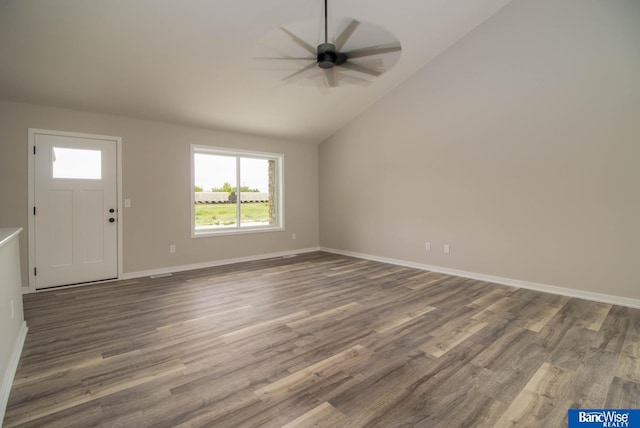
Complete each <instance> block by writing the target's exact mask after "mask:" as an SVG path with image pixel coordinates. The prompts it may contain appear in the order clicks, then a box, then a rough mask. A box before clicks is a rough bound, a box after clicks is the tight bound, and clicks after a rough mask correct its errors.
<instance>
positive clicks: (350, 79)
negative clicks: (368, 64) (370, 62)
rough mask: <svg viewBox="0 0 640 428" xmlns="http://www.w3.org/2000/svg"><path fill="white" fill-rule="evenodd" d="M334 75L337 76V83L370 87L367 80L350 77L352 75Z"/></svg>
mask: <svg viewBox="0 0 640 428" xmlns="http://www.w3.org/2000/svg"><path fill="white" fill-rule="evenodd" d="M336 74H337V75H338V80H339V81H343V82H347V83H352V84H354V85H360V86H369V85H371V80H369V79H364V78H362V77H357V76H352V75H349V74H347V73H336Z"/></svg>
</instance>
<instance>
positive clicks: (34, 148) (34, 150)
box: [33, 146, 36, 155]
mask: <svg viewBox="0 0 640 428" xmlns="http://www.w3.org/2000/svg"><path fill="white" fill-rule="evenodd" d="M33 154H34V155H35V154H36V146H33Z"/></svg>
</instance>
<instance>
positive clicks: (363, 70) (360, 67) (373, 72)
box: [340, 61, 382, 76]
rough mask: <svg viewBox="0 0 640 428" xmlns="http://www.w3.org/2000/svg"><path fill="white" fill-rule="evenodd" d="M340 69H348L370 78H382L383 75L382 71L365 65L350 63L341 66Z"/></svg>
mask: <svg viewBox="0 0 640 428" xmlns="http://www.w3.org/2000/svg"><path fill="white" fill-rule="evenodd" d="M340 67H344V68H348V69H349V70H353V71H358V72H360V73H364V74H368V75H370V76H380V75H381V74H382V71H378V70H374V69H373V68H369V67H365V66H363V65H360V64H355V63H353V62H349V61H347V62H345V63H343V64H340Z"/></svg>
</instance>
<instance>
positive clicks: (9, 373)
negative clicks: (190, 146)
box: [0, 321, 28, 427]
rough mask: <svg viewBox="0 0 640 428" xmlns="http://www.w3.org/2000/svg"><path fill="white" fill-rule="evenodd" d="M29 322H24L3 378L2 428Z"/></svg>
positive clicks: (0, 420)
mask: <svg viewBox="0 0 640 428" xmlns="http://www.w3.org/2000/svg"><path fill="white" fill-rule="evenodd" d="M27 330H28V329H27V322H26V321H23V322H22V328H21V329H20V333H18V339H17V340H16V343H15V346H14V348H13V352H12V353H11V359H10V360H9V366H8V367H7V369H6V370H5V372H4V377H3V378H2V385H1V386H0V427H2V421H3V420H4V412H5V411H6V410H7V403H8V402H9V393H10V392H11V385H12V384H13V378H14V376H15V375H16V370H17V369H18V363H19V362H20V355H21V354H22V347H23V346H24V341H25V339H26V337H27Z"/></svg>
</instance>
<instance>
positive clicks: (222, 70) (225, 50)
mask: <svg viewBox="0 0 640 428" xmlns="http://www.w3.org/2000/svg"><path fill="white" fill-rule="evenodd" d="M509 1H510V0H394V1H391V0H386V1H382V0H329V23H330V25H329V33H330V35H331V34H336V33H338V32H340V31H341V28H343V27H344V24H345V22H348V17H350V18H355V19H357V20H359V21H361V22H362V23H363V25H361V27H360V28H359V29H358V30H357V31H356V32H355V33H354V35H353V37H352V39H351V40H350V41H349V43H351V44H352V46H351V48H359V47H363V46H360V44H365V45H372V44H377V43H379V42H384V41H385V40H382V39H386V38H387V36H391V35H392V36H395V38H396V39H397V40H399V41H400V43H401V44H402V52H401V54H385V55H381V56H379V58H381V59H382V60H383V67H385V68H388V67H389V66H390V65H392V64H393V62H394V61H396V60H397V62H396V63H395V65H394V66H393V67H392V68H391V69H390V70H388V71H387V72H385V73H384V74H383V75H381V76H379V77H375V78H372V79H371V83H370V84H368V85H366V86H365V85H360V84H355V83H353V81H346V80H341V81H340V85H339V86H338V87H335V88H322V89H321V88H319V86H318V85H317V84H316V80H314V76H317V75H318V71H317V70H310V71H308V72H305V73H304V74H303V75H301V76H300V78H297V79H291V80H288V81H286V82H282V78H284V77H285V76H287V75H289V74H291V73H293V72H294V71H295V70H297V69H299V68H301V67H303V66H304V65H306V64H307V63H305V62H298V61H291V62H289V61H265V60H258V59H255V58H256V57H259V56H280V55H293V56H297V55H299V54H300V53H302V54H303V55H306V52H305V51H301V49H300V47H299V46H298V45H296V44H295V43H293V42H292V41H291V40H290V39H287V38H286V36H284V33H283V32H281V31H280V30H278V28H279V27H281V26H284V27H285V28H288V29H291V30H292V31H294V30H295V32H296V33H297V34H299V33H300V34H299V35H300V36H301V37H303V38H305V39H309V40H307V41H308V42H309V43H311V44H312V45H314V46H315V45H316V44H318V43H320V41H321V40H320V37H321V29H322V19H323V13H324V12H323V7H324V6H323V1H322V0H270V1H267V0H109V1H105V0H55V1H54V0H2V1H0V98H4V99H9V100H15V101H24V102H32V103H39V104H47V105H55V106H62V107H70V108H76V109H83V110H89V111H96V112H104V113H112V114H120V115H126V116H133V117H139V118H146V119H157V120H163V121H169V122H174V123H181V124H188V125H195V126H203V127H209V128H217V129H225V130H232V131H240V132H246V133H251V134H259V135H266V136H272V137H277V138H285V139H288V140H296V141H300V142H310V143H318V142H321V141H322V140H324V139H325V138H327V137H329V136H330V135H331V134H333V133H334V132H335V131H337V130H338V129H340V128H341V127H342V126H344V125H345V124H346V123H348V122H349V121H350V120H352V119H353V118H355V117H356V116H357V115H358V114H360V113H361V112H362V111H363V110H365V109H366V108H367V107H368V106H370V105H371V104H372V103H374V102H375V101H376V100H378V99H380V98H381V97H382V96H383V95H384V94H385V93H387V92H388V91H389V90H391V89H392V88H394V87H395V86H397V85H399V84H400V83H401V82H403V81H404V80H406V79H407V78H408V77H409V76H411V75H412V74H414V73H415V72H416V71H418V70H419V69H420V68H421V67H423V66H424V65H425V64H426V63H427V62H428V61H430V60H431V59H433V58H434V57H435V56H436V55H438V54H439V53H441V52H443V51H444V50H446V49H447V48H448V47H450V46H451V45H452V44H454V43H455V42H456V41H457V40H459V39H460V38H461V37H463V36H464V35H465V34H467V33H468V32H469V31H471V30H472V29H473V28H475V27H476V26H478V25H479V24H481V23H482V22H483V21H485V20H486V19H487V18H488V17H490V16H491V15H493V14H494V13H495V12H496V11H498V10H499V9H500V8H501V7H503V6H504V5H506V4H507V3H508V2H509ZM377 27H382V29H384V30H386V32H385V31H383V30H380V31H378V32H376V31H372V32H371V33H369V31H367V30H369V29H374V30H375V29H376V28H377ZM301 33H304V34H301ZM389 33H390V34H389ZM376 34H377V35H378V36H380V39H381V40H375V39H376ZM314 38H315V40H311V39H314ZM369 39H371V40H369ZM356 44H358V45H359V46H356ZM347 47H349V46H348V45H345V49H346V48H347ZM365 77H366V76H365ZM318 82H319V80H318Z"/></svg>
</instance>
